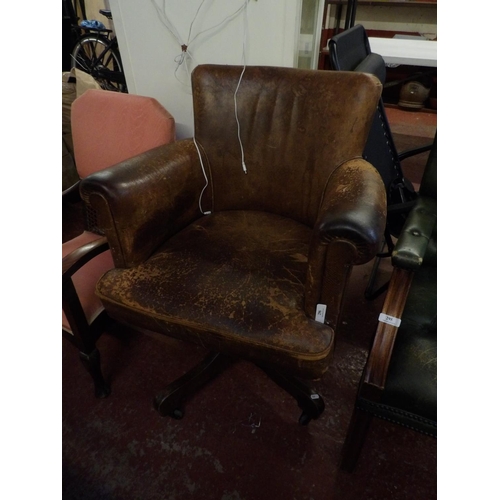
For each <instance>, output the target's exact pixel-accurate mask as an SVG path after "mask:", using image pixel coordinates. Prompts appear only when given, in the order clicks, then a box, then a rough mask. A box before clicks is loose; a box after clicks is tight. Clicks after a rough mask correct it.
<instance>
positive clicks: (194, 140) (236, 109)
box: [193, 0, 249, 215]
mask: <svg viewBox="0 0 500 500" xmlns="http://www.w3.org/2000/svg"><path fill="white" fill-rule="evenodd" d="M248 1H249V0H244V4H243V7H244V8H245V11H244V14H245V17H244V26H243V52H242V64H243V69H242V71H241V74H240V78H239V80H238V85H237V86H236V90H235V92H234V114H235V117H236V123H237V126H238V141H239V143H240V149H241V166H242V168H243V172H245V174H246V173H247V167H246V164H245V151H244V149H243V143H242V140H241V133H240V132H241V127H240V121H239V119H238V102H237V98H236V96H237V94H238V90H239V88H240V84H241V80H242V79H243V75H244V74H245V69H246V43H247V35H248V12H247V6H248ZM240 10H241V9H240ZM193 142H194V145H195V147H196V151H197V152H198V157H199V159H200V165H201V170H202V172H203V177H204V178H205V185H204V186H203V189H202V190H201V193H200V197H199V199H198V207H199V209H200V212H201V213H202V214H203V215H210V214H211V213H212V212H211V211H210V210H207V211H205V210H203V208H202V206H201V200H202V198H203V194H204V193H205V190H206V189H207V187H208V184H209V181H208V176H207V173H206V171H205V166H204V164H203V159H202V157H201V151H200V148H199V147H198V143H197V141H196V137H195V136H194V133H193Z"/></svg>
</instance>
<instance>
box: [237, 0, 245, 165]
mask: <svg viewBox="0 0 500 500" xmlns="http://www.w3.org/2000/svg"><path fill="white" fill-rule="evenodd" d="M245 5H246V6H248V0H245ZM247 34H248V8H246V9H245V12H244V25H243V54H242V57H241V59H242V63H243V70H242V71H241V75H240V79H239V80H238V85H237V86H236V90H235V92H234V116H235V117H236V124H237V126H238V141H239V143H240V149H241V167H242V168H243V172H245V174H247V173H248V171H247V166H246V164H245V150H244V149H243V142H242V141H241V126H240V120H239V119H238V101H237V100H236V96H237V94H238V90H239V89H240V84H241V80H242V79H243V75H244V74H245V70H246V68H247V65H246V45H247Z"/></svg>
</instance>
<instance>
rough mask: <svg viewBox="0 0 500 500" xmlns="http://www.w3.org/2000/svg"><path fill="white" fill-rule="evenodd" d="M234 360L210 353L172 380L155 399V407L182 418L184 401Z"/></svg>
mask: <svg viewBox="0 0 500 500" xmlns="http://www.w3.org/2000/svg"><path fill="white" fill-rule="evenodd" d="M232 362H233V360H232V359H231V358H229V357H227V356H224V355H223V354H220V353H210V354H209V355H208V356H207V357H206V358H205V359H204V360H203V361H202V362H201V363H199V364H198V365H196V366H195V367H194V368H192V369H191V370H190V371H188V372H187V373H186V374H185V375H183V376H182V377H180V378H178V379H177V380H175V381H174V382H172V383H171V384H170V385H169V386H168V387H167V388H166V389H165V390H163V391H162V392H161V393H159V394H158V395H157V396H156V397H155V400H154V406H155V409H156V410H157V411H158V413H159V414H160V415H161V416H163V417H165V416H170V417H173V418H175V419H178V420H179V419H181V418H182V417H183V416H184V409H183V403H184V401H185V400H186V399H187V398H188V397H189V396H190V395H192V394H194V393H195V392H197V391H198V390H199V389H201V388H202V387H203V386H204V385H206V384H208V383H209V382H210V381H212V380H213V379H214V378H215V377H216V376H217V375H219V374H220V373H221V372H223V371H224V370H225V369H226V368H228V367H229V366H230V365H231V364H232Z"/></svg>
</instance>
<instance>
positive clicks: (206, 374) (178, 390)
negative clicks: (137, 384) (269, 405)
mask: <svg viewBox="0 0 500 500" xmlns="http://www.w3.org/2000/svg"><path fill="white" fill-rule="evenodd" d="M233 362H234V359H233V358H231V357H229V356H226V355H224V354H221V353H210V354H209V355H208V356H207V357H206V358H205V359H204V360H203V361H201V362H200V363H199V364H198V365H196V366H195V367H194V368H192V369H191V370H190V371H189V372H187V373H186V374H184V375H183V376H182V377H180V378H178V379H177V380H175V381H174V382H172V383H171V384H170V385H169V386H168V387H167V388H166V389H164V390H163V391H162V392H161V393H159V394H158V395H157V396H156V397H155V400H154V406H155V409H156V410H157V411H158V413H159V414H160V415H162V416H163V417H165V416H169V417H172V418H175V419H181V418H182V417H183V416H184V403H185V401H186V400H187V399H188V398H189V397H190V396H191V395H192V394H194V393H195V392H197V391H198V390H200V389H201V388H202V387H204V386H205V385H207V384H208V383H209V382H211V381H212V380H213V379H215V377H217V376H218V375H219V374H220V373H222V372H223V371H224V370H225V369H227V368H228V367H229V366H231V364H233ZM259 367H260V368H261V369H262V370H263V371H264V372H265V373H266V374H267V375H268V376H269V377H270V378H271V379H272V380H273V381H274V382H275V383H277V384H278V385H279V386H280V387H281V388H283V389H284V390H286V391H287V392H288V393H289V394H290V395H291V396H293V397H294V398H295V399H296V400H297V403H298V405H299V407H300V408H301V409H302V414H301V416H300V418H299V423H300V424H301V425H307V424H308V423H309V422H310V421H311V420H312V419H317V418H318V417H319V416H320V415H321V413H323V410H324V409H325V404H324V401H323V398H322V397H321V396H320V395H319V394H318V393H316V392H315V391H313V390H312V389H311V388H309V387H308V386H307V385H306V384H305V383H303V382H301V381H300V380H298V379H296V378H294V377H289V376H286V375H283V374H282V373H280V372H278V371H276V370H274V369H271V368H268V367H265V366H259Z"/></svg>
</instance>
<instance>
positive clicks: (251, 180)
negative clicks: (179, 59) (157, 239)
mask: <svg viewBox="0 0 500 500" xmlns="http://www.w3.org/2000/svg"><path fill="white" fill-rule="evenodd" d="M242 69H243V68H242V67H239V66H218V65H200V66H198V67H197V68H196V69H195V70H194V72H193V75H192V81H193V104H194V121H195V139H196V141H197V143H198V145H199V146H200V151H202V152H203V161H204V165H205V169H206V173H207V176H208V178H209V180H210V183H209V188H208V189H207V190H206V193H205V194H204V197H203V207H204V209H207V210H214V211H217V210H236V209H248V210H263V211H268V212H272V213H277V214H280V215H283V216H286V217H290V218H293V219H295V220H297V221H299V222H302V223H304V224H307V225H309V226H313V225H314V223H315V221H316V217H317V214H318V209H319V206H320V203H321V198H322V194H323V192H324V190H325V188H326V186H327V183H328V179H329V178H330V176H331V174H332V172H333V171H334V170H335V169H336V168H337V167H338V166H339V165H341V164H342V163H344V162H346V161H347V160H350V159H352V158H355V157H361V155H362V152H363V148H364V145H365V142H366V138H367V135H368V131H369V129H370V126H371V123H372V117H373V114H374V112H375V109H376V106H377V103H378V100H379V98H380V94H381V90H382V86H381V84H380V82H379V81H378V80H377V79H376V78H375V77H373V76H371V75H368V74H362V73H353V72H337V71H315V70H303V69H294V68H275V67H258V66H251V67H246V68H245V72H244V74H243V77H242V78H241V83H240V86H239V89H238V92H237V95H236V104H237V109H238V119H239V123H240V137H241V142H242V145H243V152H244V157H245V164H246V167H247V171H248V173H247V174H245V173H244V172H243V168H242V161H241V160H242V153H241V147H240V143H239V140H238V123H237V120H236V116H235V102H234V101H235V91H236V88H237V86H238V81H239V80H240V76H241V73H242Z"/></svg>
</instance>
